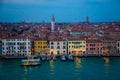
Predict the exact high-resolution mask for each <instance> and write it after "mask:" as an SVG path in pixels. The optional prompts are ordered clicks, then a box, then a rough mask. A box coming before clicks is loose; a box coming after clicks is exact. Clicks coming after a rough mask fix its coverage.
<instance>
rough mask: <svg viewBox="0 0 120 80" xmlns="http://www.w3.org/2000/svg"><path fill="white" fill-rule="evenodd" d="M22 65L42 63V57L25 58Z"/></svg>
mask: <svg viewBox="0 0 120 80" xmlns="http://www.w3.org/2000/svg"><path fill="white" fill-rule="evenodd" d="M21 62H22V64H21V65H22V66H38V65H40V59H23V60H22V61H21Z"/></svg>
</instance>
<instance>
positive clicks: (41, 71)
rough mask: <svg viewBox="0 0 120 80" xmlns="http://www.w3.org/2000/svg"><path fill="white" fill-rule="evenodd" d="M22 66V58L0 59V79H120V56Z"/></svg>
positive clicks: (44, 62) (51, 61)
mask: <svg viewBox="0 0 120 80" xmlns="http://www.w3.org/2000/svg"><path fill="white" fill-rule="evenodd" d="M41 63H42V65H41V66H36V67H33V66H32V67H22V66H20V64H21V60H20V59H16V60H15V59H14V60H0V80H120V58H119V57H110V58H107V57H101V58H100V57H99V58H98V57H89V58H78V57H76V58H75V60H74V61H71V62H69V61H65V62H62V61H60V60H59V59H58V60H57V61H53V60H50V61H43V62H41Z"/></svg>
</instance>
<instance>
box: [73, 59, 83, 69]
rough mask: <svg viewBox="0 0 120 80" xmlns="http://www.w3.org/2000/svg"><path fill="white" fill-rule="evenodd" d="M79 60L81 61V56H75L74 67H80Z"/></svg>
mask: <svg viewBox="0 0 120 80" xmlns="http://www.w3.org/2000/svg"><path fill="white" fill-rule="evenodd" d="M81 62H82V60H81V58H79V57H76V58H75V64H76V66H75V67H76V68H81V67H82V65H81Z"/></svg>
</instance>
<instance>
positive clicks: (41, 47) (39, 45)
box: [34, 39, 50, 54]
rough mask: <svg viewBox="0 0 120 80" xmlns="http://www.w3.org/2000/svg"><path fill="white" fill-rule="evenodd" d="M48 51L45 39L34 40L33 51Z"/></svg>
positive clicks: (43, 52)
mask: <svg viewBox="0 0 120 80" xmlns="http://www.w3.org/2000/svg"><path fill="white" fill-rule="evenodd" d="M49 51H50V49H49V44H48V42H47V40H39V39H38V40H34V53H37V54H48V53H49Z"/></svg>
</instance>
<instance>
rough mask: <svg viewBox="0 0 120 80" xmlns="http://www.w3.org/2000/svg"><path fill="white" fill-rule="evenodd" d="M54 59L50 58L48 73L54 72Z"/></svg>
mask: <svg viewBox="0 0 120 80" xmlns="http://www.w3.org/2000/svg"><path fill="white" fill-rule="evenodd" d="M54 72H55V71H54V61H53V60H50V74H52V75H53V74H54Z"/></svg>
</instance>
